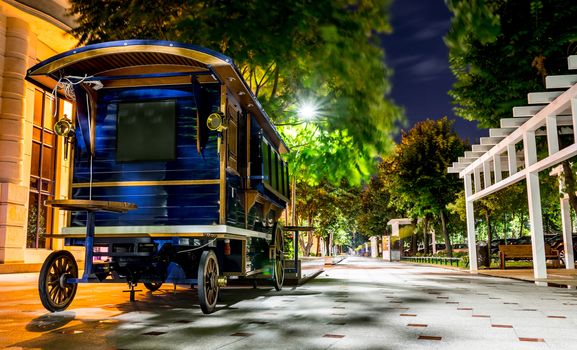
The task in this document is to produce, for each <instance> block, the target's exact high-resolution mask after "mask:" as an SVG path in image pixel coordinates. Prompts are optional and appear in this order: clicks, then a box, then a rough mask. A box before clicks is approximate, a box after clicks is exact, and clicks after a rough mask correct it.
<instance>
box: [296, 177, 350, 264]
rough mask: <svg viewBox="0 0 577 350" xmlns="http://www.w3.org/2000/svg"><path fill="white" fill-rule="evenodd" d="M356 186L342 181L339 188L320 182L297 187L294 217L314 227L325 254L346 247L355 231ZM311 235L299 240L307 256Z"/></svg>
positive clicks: (326, 182)
mask: <svg viewBox="0 0 577 350" xmlns="http://www.w3.org/2000/svg"><path fill="white" fill-rule="evenodd" d="M359 192H360V189H359V187H356V186H351V185H350V184H349V183H348V182H347V181H345V180H343V181H341V183H340V184H339V185H333V184H331V183H330V182H328V181H326V180H325V181H321V182H320V183H319V184H317V185H310V184H306V183H303V184H302V185H301V186H299V188H298V196H297V199H298V201H299V203H298V204H299V205H298V206H297V207H298V216H299V218H300V219H301V222H302V221H304V220H306V222H307V224H308V225H310V226H314V227H315V234H316V236H317V237H318V238H319V239H321V238H322V239H323V240H324V242H325V248H326V251H325V252H324V253H325V254H326V255H330V251H329V248H330V247H333V246H348V245H350V243H351V236H352V234H353V233H355V232H356V231H357V217H358V215H359V211H360V206H359V201H358V197H359ZM312 245H313V234H312V232H308V233H307V234H306V236H305V237H303V240H302V241H301V250H302V251H303V252H304V254H305V255H309V253H310V249H311V247H312Z"/></svg>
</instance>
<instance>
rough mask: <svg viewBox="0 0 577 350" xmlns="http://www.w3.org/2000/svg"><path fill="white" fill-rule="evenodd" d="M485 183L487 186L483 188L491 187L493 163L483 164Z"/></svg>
mask: <svg viewBox="0 0 577 350" xmlns="http://www.w3.org/2000/svg"><path fill="white" fill-rule="evenodd" d="M483 183H484V184H485V187H483V188H487V187H489V186H491V163H490V162H489V161H488V160H487V161H486V162H483Z"/></svg>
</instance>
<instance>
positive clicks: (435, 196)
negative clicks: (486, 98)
mask: <svg viewBox="0 0 577 350" xmlns="http://www.w3.org/2000/svg"><path fill="white" fill-rule="evenodd" d="M452 125H453V122H452V121H449V120H448V119H447V117H444V118H442V119H440V120H430V119H427V120H425V121H423V122H419V123H417V124H415V126H413V128H412V129H410V130H409V131H408V132H407V133H403V135H402V139H401V143H400V144H399V145H398V146H397V148H396V153H395V158H396V169H395V173H396V175H397V179H396V184H397V188H396V189H397V190H398V191H399V192H400V193H401V195H402V196H403V197H404V198H405V202H406V203H411V207H412V208H411V211H413V212H414V213H415V214H416V215H417V216H418V217H420V218H423V219H424V220H423V229H424V231H425V232H427V230H428V223H429V220H430V219H431V218H432V217H433V216H438V218H439V219H440V220H441V227H442V232H443V237H444V239H445V244H446V245H447V251H448V254H449V256H451V255H452V249H451V241H450V237H449V234H448V232H447V225H446V212H447V209H446V207H447V204H449V203H451V202H452V201H453V200H454V198H455V195H456V193H457V192H458V191H459V189H460V188H461V187H462V183H461V181H460V180H459V179H458V178H457V177H456V176H454V175H452V174H448V173H447V171H446V169H447V168H448V167H449V166H450V165H451V163H452V162H453V161H455V160H456V159H457V157H459V156H460V155H462V154H463V152H464V151H465V146H466V144H465V142H464V141H463V140H462V139H461V138H459V136H458V135H457V134H456V132H455V131H454V130H453V127H452ZM425 237H426V235H425ZM425 249H426V250H428V245H427V241H426V239H425Z"/></svg>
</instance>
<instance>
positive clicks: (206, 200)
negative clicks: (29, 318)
mask: <svg viewBox="0 0 577 350" xmlns="http://www.w3.org/2000/svg"><path fill="white" fill-rule="evenodd" d="M27 79H28V80H29V81H31V82H33V83H35V84H38V85H41V86H43V87H44V88H47V89H49V90H53V89H54V91H55V93H58V94H61V95H66V96H68V97H69V98H71V99H73V100H74V106H75V109H74V112H73V115H70V116H66V117H65V118H63V119H61V120H60V121H58V122H57V123H56V125H55V132H56V133H57V134H58V135H60V136H63V137H64V138H65V145H66V152H65V156H66V157H71V159H72V160H73V171H72V179H71V181H72V183H71V193H70V195H69V197H68V198H67V199H58V200H52V201H47V203H46V204H47V205H51V206H53V207H57V208H61V209H64V210H70V211H71V215H70V216H71V219H70V224H69V226H67V227H65V228H63V230H62V232H61V233H60V234H58V235H55V236H56V237H58V238H64V239H65V245H66V246H84V247H85V262H84V273H83V275H82V276H79V274H78V267H77V264H76V261H75V259H74V257H73V255H72V254H71V253H70V252H68V251H66V250H60V251H55V252H53V253H52V254H51V255H50V256H49V257H48V258H47V259H46V261H45V262H44V265H43V267H42V270H41V273H40V277H39V291H40V298H41V301H42V303H43V305H44V306H45V307H46V308H47V309H48V310H50V311H60V310H64V309H66V308H67V307H68V306H69V305H70V303H71V302H72V300H73V298H74V295H75V293H76V287H77V284H78V283H91V282H120V281H124V282H127V283H128V284H129V287H130V291H131V300H133V299H134V290H135V289H134V287H135V286H136V284H137V283H143V284H144V286H146V288H148V289H150V290H152V291H154V290H156V289H158V288H159V287H160V286H161V284H162V283H166V282H170V283H179V284H191V285H193V286H197V288H198V296H199V304H200V306H201V308H202V310H203V312H205V313H210V312H212V311H213V310H214V308H215V306H216V302H217V299H218V293H219V287H220V286H222V283H225V282H226V280H227V279H229V278H251V279H252V278H267V279H270V280H272V281H273V282H274V286H275V287H276V289H277V290H280V288H282V284H283V280H284V256H283V244H284V241H283V232H282V228H281V227H280V225H279V224H278V220H279V218H280V216H281V213H282V211H283V210H284V209H285V207H286V205H287V203H288V201H289V200H288V197H289V173H288V166H287V163H286V162H285V161H283V155H284V154H286V153H287V152H288V149H287V146H286V145H285V143H284V142H283V140H282V138H281V137H280V135H279V133H278V132H277V130H276V129H275V127H274V125H273V124H272V123H271V121H270V119H269V117H268V116H267V114H266V112H265V111H264V110H263V108H262V107H261V105H260V103H259V102H258V100H257V99H256V98H255V96H254V95H253V93H252V92H251V90H250V88H249V86H248V85H247V83H246V82H245V80H244V79H243V78H242V75H241V73H240V72H239V70H238V68H237V67H236V66H235V65H234V64H233V61H232V59H231V58H229V57H227V56H224V55H222V54H220V53H217V52H214V51H211V50H208V49H206V48H202V47H198V46H192V45H185V44H181V43H176V42H167V41H150V40H127V41H115V42H107V43H101V44H96V45H89V46H85V47H82V48H77V49H74V50H71V51H68V52H65V53H62V54H59V55H57V56H54V57H52V58H50V59H48V60H46V61H43V62H41V63H39V64H37V65H35V66H34V67H32V68H31V69H30V70H29V71H28V75H27Z"/></svg>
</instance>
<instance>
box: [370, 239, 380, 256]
mask: <svg viewBox="0 0 577 350" xmlns="http://www.w3.org/2000/svg"><path fill="white" fill-rule="evenodd" d="M369 239H370V240H371V258H376V257H378V256H379V243H378V241H379V239H378V237H377V236H372V237H371V238H369Z"/></svg>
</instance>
